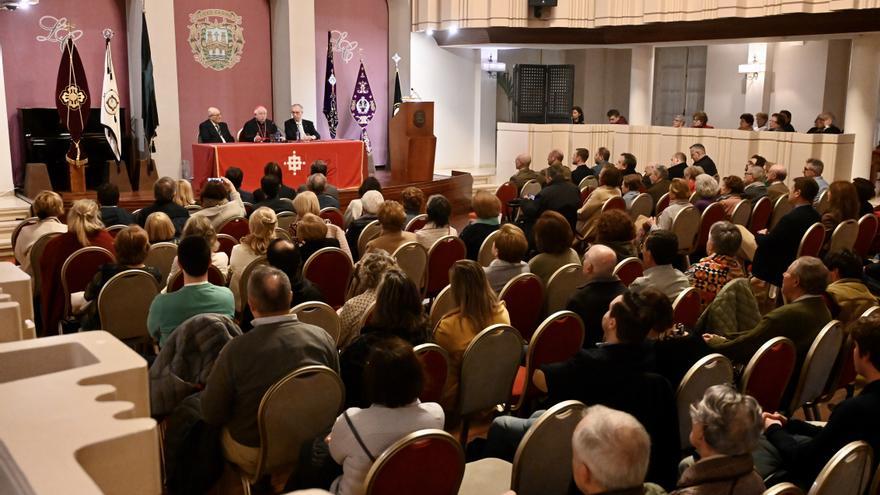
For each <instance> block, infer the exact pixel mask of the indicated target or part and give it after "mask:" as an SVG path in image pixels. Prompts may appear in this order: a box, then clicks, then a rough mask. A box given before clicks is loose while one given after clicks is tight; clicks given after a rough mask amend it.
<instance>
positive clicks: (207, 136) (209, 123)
mask: <svg viewBox="0 0 880 495" xmlns="http://www.w3.org/2000/svg"><path fill="white" fill-rule="evenodd" d="M222 119H223V116H222V115H221V114H220V109H219V108H214V107H211V108H209V109H208V120H206V121H204V122H202V123H201V124H199V142H200V143H234V142H235V138H234V137H232V134H230V133H229V126H228V125H226V122H223V120H222Z"/></svg>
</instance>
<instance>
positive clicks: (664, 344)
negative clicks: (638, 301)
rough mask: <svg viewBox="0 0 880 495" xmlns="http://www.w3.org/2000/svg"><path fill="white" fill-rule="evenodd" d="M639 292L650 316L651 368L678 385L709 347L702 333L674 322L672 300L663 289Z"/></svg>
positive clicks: (709, 349)
mask: <svg viewBox="0 0 880 495" xmlns="http://www.w3.org/2000/svg"><path fill="white" fill-rule="evenodd" d="M640 294H641V296H642V305H643V306H644V307H645V309H646V311H650V312H651V315H652V317H653V324H652V325H651V328H650V330H649V331H648V335H647V341H648V346H649V347H650V349H651V354H652V357H653V362H654V371H655V372H656V373H657V374H658V375H660V376H662V377H663V378H666V380H667V381H669V383H670V384H673V383H675V384H679V383H681V380H682V379H683V378H684V376H685V375H686V374H687V372H688V370H690V368H691V366H693V365H694V363H696V362H697V361H699V360H700V359H701V358H702V357H704V356H706V355H708V354H710V353H711V352H712V349H711V348H710V347H709V345H708V344H706V341H704V340H703V336H702V335H700V334H699V333H697V332H693V333H690V332H688V331H687V330H686V329H685V328H684V327H683V326H680V325H676V324H675V323H674V322H673V317H672V302H671V301H670V300H669V298H668V297H666V296H665V295H664V294H663V293H662V292H660V291H659V290H657V289H644V290H643V291H641V292H640ZM676 386H678V385H676Z"/></svg>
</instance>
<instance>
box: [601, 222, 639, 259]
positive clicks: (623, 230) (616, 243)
mask: <svg viewBox="0 0 880 495" xmlns="http://www.w3.org/2000/svg"><path fill="white" fill-rule="evenodd" d="M635 242H636V226H635V224H633V221H632V218H630V216H629V214H628V213H627V212H625V211H622V210H608V211H606V212H604V213H602V214H600V215H599V223H598V224H596V239H595V243H596V244H603V245H605V246H608V247H609V248H611V249H613V250H614V253H615V254H616V255H617V261H623V260H625V259H626V258H631V257H633V256H636V257H638V252H637V250H636V244H635Z"/></svg>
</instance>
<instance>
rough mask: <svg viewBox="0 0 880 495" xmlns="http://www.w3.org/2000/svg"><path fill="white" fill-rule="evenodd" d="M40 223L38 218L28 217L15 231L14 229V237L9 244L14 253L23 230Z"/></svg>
mask: <svg viewBox="0 0 880 495" xmlns="http://www.w3.org/2000/svg"><path fill="white" fill-rule="evenodd" d="M39 221H40V219H39V218H37V217H28V218H25V219H24V220H22V221H21V222H19V223H18V225H16V226H15V229H13V231H12V237H11V242H10V243H9V247H10V248H12V250H13V251H14V250H15V242H16V241H18V235H19V234H20V233H21V229H23V228H25V227H26V226H28V225H34V224H35V223H37V222H39Z"/></svg>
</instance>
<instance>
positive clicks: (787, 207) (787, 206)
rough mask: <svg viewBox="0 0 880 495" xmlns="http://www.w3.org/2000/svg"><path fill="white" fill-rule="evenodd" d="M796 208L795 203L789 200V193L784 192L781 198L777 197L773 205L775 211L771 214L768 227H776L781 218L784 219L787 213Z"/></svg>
mask: <svg viewBox="0 0 880 495" xmlns="http://www.w3.org/2000/svg"><path fill="white" fill-rule="evenodd" d="M793 209H794V205H793V204H791V201H789V200H788V195H787V194H783V195H782V196H780V197H779V198H777V199H776V203H775V204H774V205H773V213H772V214H771V215H770V225H769V227H768V228H770V229H773V227H776V224H777V223H779V220H780V219H782V217H784V216H785V215H788V213H789V212H790V211H791V210H793Z"/></svg>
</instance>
